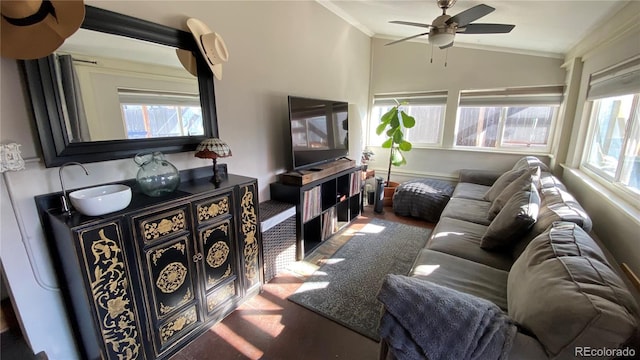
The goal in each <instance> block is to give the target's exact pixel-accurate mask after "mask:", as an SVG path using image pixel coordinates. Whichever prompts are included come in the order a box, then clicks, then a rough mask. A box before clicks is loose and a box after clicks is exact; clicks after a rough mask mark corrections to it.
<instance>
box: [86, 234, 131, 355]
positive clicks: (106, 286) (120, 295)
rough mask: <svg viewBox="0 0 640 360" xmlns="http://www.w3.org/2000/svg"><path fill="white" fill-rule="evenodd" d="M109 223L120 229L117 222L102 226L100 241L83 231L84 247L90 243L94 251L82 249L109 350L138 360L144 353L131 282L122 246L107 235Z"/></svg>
mask: <svg viewBox="0 0 640 360" xmlns="http://www.w3.org/2000/svg"><path fill="white" fill-rule="evenodd" d="M109 226H115V227H116V230H117V229H118V227H117V225H116V224H109V225H107V226H104V227H102V228H101V229H100V230H99V231H98V237H99V239H97V240H91V239H89V237H90V236H91V235H92V234H93V231H92V230H88V231H85V232H82V233H81V234H80V239H81V241H82V244H83V247H88V246H90V250H91V254H89V253H88V252H86V251H83V254H84V257H85V266H86V271H87V276H89V280H90V282H91V284H90V286H91V292H92V295H93V302H94V304H95V308H96V315H98V317H99V318H100V322H99V325H100V331H101V332H102V339H103V341H104V343H105V347H106V349H107V351H109V352H110V354H114V355H115V357H117V358H120V359H137V358H138V357H139V356H141V353H140V344H141V342H140V340H139V338H140V334H139V333H138V326H137V323H136V315H135V312H134V309H133V306H132V304H131V298H130V294H129V281H128V279H127V272H126V267H125V264H124V262H123V259H122V257H123V254H122V250H121V248H120V247H119V246H118V243H116V242H115V241H114V240H112V239H109V238H107V236H106V235H105V229H106V228H108V227H109ZM85 237H86V238H85ZM91 256H92V257H93V259H91ZM107 357H111V355H107ZM115 357H114V358H115Z"/></svg>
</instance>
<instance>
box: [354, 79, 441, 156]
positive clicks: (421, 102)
mask: <svg viewBox="0 0 640 360" xmlns="http://www.w3.org/2000/svg"><path fill="white" fill-rule="evenodd" d="M447 97H448V92H447V91H430V92H415V93H387V94H376V95H374V96H373V101H372V104H371V110H370V111H369V121H368V122H367V136H366V144H365V145H366V146H377V147H379V146H380V144H373V143H372V140H373V137H372V135H373V131H374V130H375V128H376V126H377V124H378V123H379V121H380V118H374V117H373V112H374V109H375V108H376V107H378V106H380V107H382V106H393V105H395V104H400V103H406V104H405V106H441V107H442V116H441V117H440V119H439V121H440V123H439V125H438V134H437V141H436V142H435V143H425V142H418V141H414V140H411V139H407V140H408V141H410V142H411V144H412V145H413V148H414V149H421V148H424V149H430V148H442V147H443V144H444V142H443V139H444V128H445V125H446V119H447V114H446V113H447ZM418 121H420V119H419V118H416V124H417V122H418ZM374 122H375V123H374ZM411 130H413V128H412V129H406V131H409V132H410V131H411Z"/></svg>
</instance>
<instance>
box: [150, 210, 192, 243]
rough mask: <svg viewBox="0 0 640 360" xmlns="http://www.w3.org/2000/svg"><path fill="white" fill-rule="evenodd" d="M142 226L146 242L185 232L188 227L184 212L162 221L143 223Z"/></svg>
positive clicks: (181, 211)
mask: <svg viewBox="0 0 640 360" xmlns="http://www.w3.org/2000/svg"><path fill="white" fill-rule="evenodd" d="M140 226H141V227H142V232H143V234H144V239H145V240H146V241H149V240H154V239H157V238H159V237H161V236H165V235H168V234H170V233H174V232H177V231H181V230H184V229H185V227H186V221H185V215H184V211H183V210H179V211H178V212H177V213H175V214H174V215H169V216H167V217H164V218H162V219H160V220H149V221H143V222H142V224H141V225H140Z"/></svg>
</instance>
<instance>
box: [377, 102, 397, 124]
mask: <svg viewBox="0 0 640 360" xmlns="http://www.w3.org/2000/svg"><path fill="white" fill-rule="evenodd" d="M397 114H398V108H397V107H396V106H394V107H392V108H391V110H389V111H387V112H386V113H385V114H384V115H382V117H381V118H380V121H381V122H383V123H385V124H388V123H389V121H391V118H392V117H393V115H396V116H397Z"/></svg>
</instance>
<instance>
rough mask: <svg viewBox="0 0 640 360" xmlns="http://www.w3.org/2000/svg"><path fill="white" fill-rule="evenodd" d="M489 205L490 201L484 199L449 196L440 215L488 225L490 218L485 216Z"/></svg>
mask: <svg viewBox="0 0 640 360" xmlns="http://www.w3.org/2000/svg"><path fill="white" fill-rule="evenodd" d="M490 207H491V203H490V202H488V201H484V200H472V199H463V198H451V200H449V203H448V204H447V206H446V207H445V208H444V211H443V212H442V214H441V215H440V217H441V218H443V217H450V218H453V219H460V220H465V221H470V222H473V223H476V224H482V225H489V224H490V223H491V220H489V219H488V218H487V213H488V212H489V208H490Z"/></svg>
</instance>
